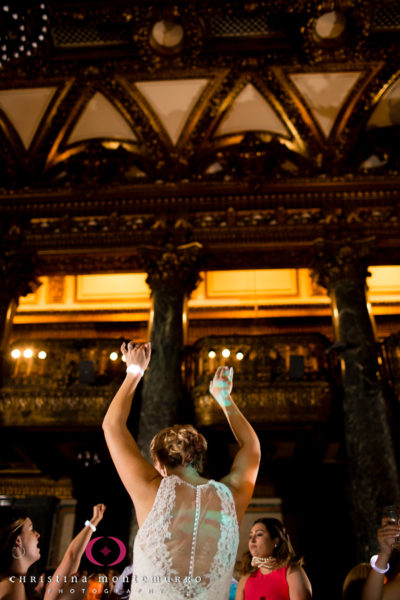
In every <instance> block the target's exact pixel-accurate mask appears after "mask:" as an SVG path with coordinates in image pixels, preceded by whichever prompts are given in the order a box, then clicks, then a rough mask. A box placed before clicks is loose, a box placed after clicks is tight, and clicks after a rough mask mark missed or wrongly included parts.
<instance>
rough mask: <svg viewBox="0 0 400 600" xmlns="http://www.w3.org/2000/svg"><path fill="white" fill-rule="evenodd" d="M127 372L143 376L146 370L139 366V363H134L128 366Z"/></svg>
mask: <svg viewBox="0 0 400 600" xmlns="http://www.w3.org/2000/svg"><path fill="white" fill-rule="evenodd" d="M126 372H127V373H132V375H139V374H140V377H143V373H144V370H143V369H142V368H141V367H139V365H135V364H132V365H129V366H128V367H127V368H126Z"/></svg>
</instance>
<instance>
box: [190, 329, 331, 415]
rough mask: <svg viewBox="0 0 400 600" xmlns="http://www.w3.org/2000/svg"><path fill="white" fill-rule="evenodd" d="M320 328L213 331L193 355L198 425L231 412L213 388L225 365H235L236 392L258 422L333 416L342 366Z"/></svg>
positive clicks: (193, 382)
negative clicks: (215, 396) (300, 331)
mask: <svg viewBox="0 0 400 600" xmlns="http://www.w3.org/2000/svg"><path fill="white" fill-rule="evenodd" d="M330 346H331V342H330V341H329V340H328V339H327V338H325V337H324V336H322V335H319V334H293V335H286V334H285V335H264V336H246V337H239V336H232V337H208V338H204V339H202V340H199V342H197V343H196V344H195V346H194V347H193V349H192V351H191V352H190V354H189V356H188V358H187V361H186V369H187V373H186V374H187V381H188V384H189V388H190V390H191V395H192V398H193V402H194V408H195V415H196V422H197V425H198V426H207V425H217V424H223V423H224V422H225V418H224V416H223V415H222V413H221V410H220V409H219V408H218V406H217V405H216V403H215V401H214V400H213V399H212V397H211V396H210V394H209V393H208V387H209V382H210V379H211V378H212V375H213V373H214V371H215V370H216V368H217V367H218V366H219V365H226V366H233V368H234V373H235V374H234V391H233V397H234V399H235V401H236V402H237V404H238V406H239V407H240V408H241V409H242V410H243V412H244V413H245V415H246V416H247V417H248V418H249V419H250V420H251V421H252V422H255V423H257V424H266V425H271V424H301V423H313V422H323V421H326V420H327V419H328V416H329V414H330V412H331V404H332V399H333V395H334V389H335V388H336V387H337V382H338V372H337V367H336V365H334V364H332V360H331V359H330V353H329V352H328V353H327V352H326V350H327V349H328V348H329V347H330Z"/></svg>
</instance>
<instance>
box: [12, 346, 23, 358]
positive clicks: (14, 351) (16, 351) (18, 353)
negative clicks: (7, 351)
mask: <svg viewBox="0 0 400 600" xmlns="http://www.w3.org/2000/svg"><path fill="white" fill-rule="evenodd" d="M11 356H12V357H13V358H19V357H20V356H21V351H20V350H18V348H15V349H14V350H13V351H12V352H11Z"/></svg>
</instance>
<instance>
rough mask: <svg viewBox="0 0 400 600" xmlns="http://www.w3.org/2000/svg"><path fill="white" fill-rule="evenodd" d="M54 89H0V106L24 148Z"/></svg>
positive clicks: (35, 129) (44, 111)
mask: <svg viewBox="0 0 400 600" xmlns="http://www.w3.org/2000/svg"><path fill="white" fill-rule="evenodd" d="M56 91H57V88H54V87H40V88H23V89H8V90H1V91H0V108H1V110H2V111H3V112H4V113H5V115H6V116H7V118H8V120H9V122H10V124H11V125H12V127H13V128H14V129H15V131H16V132H17V133H18V136H19V138H20V140H21V142H22V144H23V146H24V148H25V150H28V149H29V146H30V145H31V143H32V140H33V138H34V136H35V134H36V132H37V129H38V128H39V126H40V124H41V122H42V119H43V116H44V114H45V113H46V110H47V108H48V106H49V104H50V102H51V99H52V98H53V97H54V95H55V92H56Z"/></svg>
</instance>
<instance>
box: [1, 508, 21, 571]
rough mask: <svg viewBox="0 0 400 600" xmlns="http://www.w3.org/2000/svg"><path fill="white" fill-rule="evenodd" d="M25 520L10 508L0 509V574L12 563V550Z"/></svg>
mask: <svg viewBox="0 0 400 600" xmlns="http://www.w3.org/2000/svg"><path fill="white" fill-rule="evenodd" d="M26 519H27V516H26V515H24V514H21V513H20V512H17V511H15V510H13V509H12V508H9V507H1V508H0V574H2V573H5V572H7V570H8V569H9V567H10V565H11V563H12V560H13V557H12V549H13V547H14V545H15V540H16V539H17V537H18V536H19V535H20V533H21V530H22V526H23V524H24V523H25V521H26Z"/></svg>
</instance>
